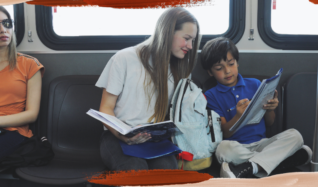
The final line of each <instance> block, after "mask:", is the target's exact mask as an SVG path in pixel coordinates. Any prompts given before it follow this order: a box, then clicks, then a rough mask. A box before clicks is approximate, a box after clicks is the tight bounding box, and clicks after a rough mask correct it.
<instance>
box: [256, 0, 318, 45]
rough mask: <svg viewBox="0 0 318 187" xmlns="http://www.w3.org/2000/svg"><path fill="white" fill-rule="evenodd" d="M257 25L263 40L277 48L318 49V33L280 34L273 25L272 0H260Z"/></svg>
mask: <svg viewBox="0 0 318 187" xmlns="http://www.w3.org/2000/svg"><path fill="white" fill-rule="evenodd" d="M257 26H258V31H259V35H260V36H261V38H262V39H263V41H264V42H265V43H266V44H267V45H269V46H270V47H273V48H275V49H283V50H317V49H318V35H300V34H299V35H288V34H278V33H276V32H274V31H273V29H272V26H271V0H258V18H257Z"/></svg>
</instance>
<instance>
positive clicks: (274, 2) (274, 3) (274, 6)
mask: <svg viewBox="0 0 318 187" xmlns="http://www.w3.org/2000/svg"><path fill="white" fill-rule="evenodd" d="M273 10H276V0H273Z"/></svg>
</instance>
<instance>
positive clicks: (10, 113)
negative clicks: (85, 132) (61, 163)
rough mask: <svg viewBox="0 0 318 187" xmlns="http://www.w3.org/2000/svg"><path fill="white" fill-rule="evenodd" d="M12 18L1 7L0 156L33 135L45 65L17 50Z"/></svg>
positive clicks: (3, 155)
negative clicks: (31, 124) (33, 124)
mask: <svg viewBox="0 0 318 187" xmlns="http://www.w3.org/2000/svg"><path fill="white" fill-rule="evenodd" d="M12 27H13V21H12V19H11V16H10V14H9V13H8V11H7V10H6V9H5V8H4V7H3V6H0V159H1V158H3V157H5V156H7V155H9V154H10V153H12V152H13V151H14V150H15V149H16V148H17V147H18V146H19V144H21V143H22V142H23V141H24V140H25V138H26V137H27V138H30V137H32V136H33V134H32V131H31V130H30V129H29V125H28V124H29V123H32V122H34V121H35V120H36V119H37V116H38V113H39V108H40V99H41V84H42V82H41V78H42V77H41V76H42V75H43V73H44V67H43V66H42V64H40V63H39V61H38V60H37V59H35V58H33V57H31V56H27V55H23V54H20V53H17V51H16V39H15V34H14V31H13V29H12Z"/></svg>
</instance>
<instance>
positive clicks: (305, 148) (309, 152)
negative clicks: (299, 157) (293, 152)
mask: <svg viewBox="0 0 318 187" xmlns="http://www.w3.org/2000/svg"><path fill="white" fill-rule="evenodd" d="M301 149H304V150H305V151H307V153H308V160H307V161H306V163H305V164H304V165H306V164H308V163H309V162H310V161H311V157H312V151H311V149H310V148H309V147H308V146H307V145H303V146H302V147H301Z"/></svg>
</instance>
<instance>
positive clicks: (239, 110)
mask: <svg viewBox="0 0 318 187" xmlns="http://www.w3.org/2000/svg"><path fill="white" fill-rule="evenodd" d="M249 103H250V101H249V100H248V99H242V100H240V101H239V102H238V103H237V105H236V114H235V116H234V117H233V118H232V119H231V120H230V121H226V119H225V118H224V117H221V128H222V132H223V137H224V138H229V137H231V136H232V135H233V133H234V131H232V132H230V128H231V127H232V126H233V125H234V124H235V123H236V122H237V120H239V119H240V117H241V116H242V114H243V113H244V111H245V109H246V108H247V106H248V104H249Z"/></svg>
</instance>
